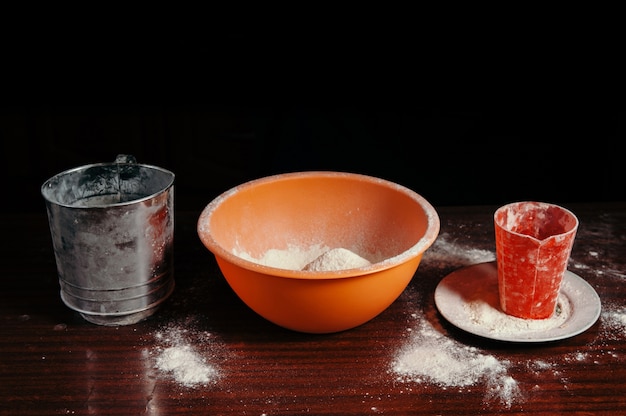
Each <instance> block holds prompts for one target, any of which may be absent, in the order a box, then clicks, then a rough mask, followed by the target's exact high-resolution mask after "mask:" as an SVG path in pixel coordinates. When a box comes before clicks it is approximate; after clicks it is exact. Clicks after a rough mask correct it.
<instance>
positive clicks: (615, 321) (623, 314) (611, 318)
mask: <svg viewBox="0 0 626 416" xmlns="http://www.w3.org/2000/svg"><path fill="white" fill-rule="evenodd" d="M604 306H605V308H604V310H603V311H602V313H601V315H600V317H601V321H602V328H603V331H602V332H603V335H604V337H605V338H606V339H614V340H615V339H623V338H624V337H626V306H617V307H615V306H612V305H604Z"/></svg>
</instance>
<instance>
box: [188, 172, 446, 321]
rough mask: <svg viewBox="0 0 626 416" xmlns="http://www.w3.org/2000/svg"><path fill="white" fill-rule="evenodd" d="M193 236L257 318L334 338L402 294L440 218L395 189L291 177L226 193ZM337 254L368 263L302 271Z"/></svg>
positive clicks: (349, 179) (372, 181)
mask: <svg viewBox="0 0 626 416" xmlns="http://www.w3.org/2000/svg"><path fill="white" fill-rule="evenodd" d="M197 231H198V235H199V237H200V240H201V241H202V243H203V244H204V245H205V247H206V248H207V249H208V250H209V251H210V252H212V253H213V254H214V255H215V258H216V261H217V263H218V266H219V268H220V270H221V272H222V274H223V275H224V278H225V279H226V281H227V282H228V284H229V285H230V287H231V288H232V289H233V291H234V292H235V293H236V294H237V296H239V298H240V299H241V300H242V301H243V302H244V303H245V304H246V305H248V306H249V307H250V308H251V309H252V310H254V311H255V312H256V313H258V314H259V315H261V316H262V317H264V318H265V319H267V320H269V321H271V322H273V323H275V324H277V325H279V326H282V327H284V328H288V329H291V330H294V331H300V332H307V333H331V332H338V331H343V330H347V329H350V328H354V327H356V326H359V325H361V324H363V323H365V322H367V321H369V320H371V319H373V318H374V317H376V316H377V315H379V314H380V313H381V312H382V311H384V310H385V309H387V308H388V307H389V305H391V304H392V303H393V302H394V301H395V300H396V299H397V298H398V296H400V294H401V293H402V292H403V291H404V289H405V288H406V286H407V285H408V284H409V282H410V281H411V279H412V278H413V275H414V274H415V272H416V270H417V267H418V265H419V263H420V261H421V259H422V255H423V254H424V252H425V251H426V249H428V248H429V247H430V246H431V245H432V244H433V243H434V242H435V239H436V238H437V235H438V234H439V216H438V215H437V212H436V211H435V209H434V208H433V207H432V206H431V205H430V203H428V202H427V201H426V200H425V199H424V198H423V197H421V196H420V195H418V194H417V193H415V192H413V191H412V190H410V189H408V188H406V187H404V186H401V185H398V184H396V183H393V182H389V181H386V180H383V179H379V178H375V177H371V176H366V175H360V174H354V173H343V172H295V173H287V174H281V175H274V176H269V177H265V178H261V179H256V180H253V181H250V182H246V183H244V184H242V185H239V186H237V187H235V188H232V189H230V190H228V191H226V192H225V193H223V194H222V195H220V196H218V197H217V198H215V199H214V200H213V201H211V202H210V203H209V204H208V205H207V206H206V207H205V208H204V210H203V211H202V213H201V215H200V217H199V219H198V224H197ZM335 248H344V249H347V250H350V251H351V252H352V253H354V254H356V255H358V256H360V257H361V258H364V259H367V260H368V262H369V264H366V265H362V266H360V267H353V268H349V269H337V268H322V269H319V268H317V269H313V270H302V266H303V265H305V264H306V263H308V262H310V261H311V259H314V258H315V257H316V256H319V255H323V253H324V252H326V251H328V250H330V249H335ZM270 253H273V254H274V256H268V254H270ZM307 256H308V257H307ZM270 258H271V259H272V260H271V261H270ZM298 261H299V262H300V263H299V265H298V264H296V263H298Z"/></svg>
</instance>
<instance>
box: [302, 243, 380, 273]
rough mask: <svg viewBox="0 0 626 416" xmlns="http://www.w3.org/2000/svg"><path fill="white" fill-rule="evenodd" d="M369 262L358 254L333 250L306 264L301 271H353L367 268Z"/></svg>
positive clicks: (345, 250) (340, 249)
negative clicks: (358, 268)
mask: <svg viewBox="0 0 626 416" xmlns="http://www.w3.org/2000/svg"><path fill="white" fill-rule="evenodd" d="M371 264H372V263H370V261H369V260H367V259H364V258H363V257H361V256H359V255H358V254H356V253H354V252H352V251H350V250H348V249H345V248H333V249H332V250H328V251H327V252H325V253H324V254H322V255H321V256H319V257H317V258H316V259H315V260H313V261H312V262H310V263H308V264H307V265H306V266H304V267H303V268H302V270H310V271H316V272H322V271H333V270H344V269H355V268H357V267H365V266H369V265H371Z"/></svg>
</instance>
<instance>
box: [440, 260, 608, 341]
mask: <svg viewBox="0 0 626 416" xmlns="http://www.w3.org/2000/svg"><path fill="white" fill-rule="evenodd" d="M435 304H436V305H437V309H439V312H440V313H441V314H442V315H443V317H444V318H446V319H447V320H448V321H449V322H450V323H452V324H453V325H454V326H456V327H458V328H461V329H463V330H465V331H467V332H469V333H472V334H474V335H479V336H482V337H485V338H491V339H495V340H499V341H512V342H546V341H555V340H560V339H564V338H569V337H572V336H574V335H578V334H580V333H581V332H584V331H586V330H587V329H589V328H590V327H591V326H592V325H593V324H594V323H595V322H596V321H597V320H598V317H599V316H600V310H601V304H600V297H599V296H598V294H597V293H596V291H595V290H594V289H593V287H591V285H589V283H587V282H586V281H585V280H583V279H582V278H581V277H580V276H577V275H576V274H574V273H572V272H570V271H566V272H565V275H564V276H563V282H562V284H561V292H560V294H559V298H558V301H557V311H556V313H555V315H554V316H553V317H551V318H548V319H522V318H516V317H513V316H510V315H508V314H506V313H504V312H503V311H502V309H500V301H499V298H498V271H497V268H496V262H495V261H492V262H486V263H479V264H474V265H471V266H467V267H464V268H462V269H459V270H456V271H454V272H452V273H450V274H449V275H448V276H446V277H444V278H443V279H442V280H441V282H439V284H438V285H437V288H436V289H435Z"/></svg>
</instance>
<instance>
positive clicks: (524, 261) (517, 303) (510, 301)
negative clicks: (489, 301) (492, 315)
mask: <svg viewBox="0 0 626 416" xmlns="http://www.w3.org/2000/svg"><path fill="white" fill-rule="evenodd" d="M494 224H495V240H496V260H497V267H498V289H499V295H500V306H501V307H502V310H503V311H504V312H505V313H507V314H509V315H513V316H516V317H519V318H525V319H546V318H549V317H551V316H552V315H553V314H554V312H555V308H556V302H557V298H558V296H559V291H560V288H561V281H562V279H563V275H564V274H565V271H566V270H567V263H568V261H569V258H570V253H571V251H572V247H573V245H574V238H575V236H576V231H577V229H578V218H576V216H575V215H574V214H573V213H572V212H570V211H569V210H567V209H565V208H563V207H560V206H558V205H554V204H549V203H544V202H515V203H511V204H508V205H504V206H502V207H500V208H498V209H497V210H496V212H495V214H494Z"/></svg>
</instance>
